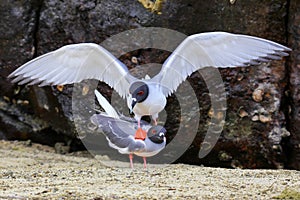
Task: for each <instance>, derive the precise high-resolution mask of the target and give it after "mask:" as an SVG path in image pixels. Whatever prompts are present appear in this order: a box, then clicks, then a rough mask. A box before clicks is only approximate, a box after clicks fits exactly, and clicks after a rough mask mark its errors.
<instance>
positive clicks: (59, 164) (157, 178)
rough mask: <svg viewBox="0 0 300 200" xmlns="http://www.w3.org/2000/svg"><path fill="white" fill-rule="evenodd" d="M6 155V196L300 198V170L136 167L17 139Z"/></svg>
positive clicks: (1, 178) (2, 189) (0, 182)
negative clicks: (58, 151)
mask: <svg viewBox="0 0 300 200" xmlns="http://www.w3.org/2000/svg"><path fill="white" fill-rule="evenodd" d="M0 155H1V159H0V172H1V173H0V199H270V198H273V199H300V171H292V170H241V169H221V168H209V167H200V166H191V165H184V164H172V165H149V166H148V170H144V169H143V168H142V165H141V164H136V165H135V169H134V170H131V169H130V168H129V164H128V163H124V166H125V167H118V168H116V167H114V168H112V167H107V166H105V165H103V163H101V162H100V161H99V159H95V158H91V157H88V156H82V154H80V156H79V155H78V154H76V155H74V154H68V155H61V154H57V153H55V150H54V149H53V148H51V147H48V146H43V145H39V144H30V143H28V142H12V141H10V142H9V141H0ZM107 162H113V161H107Z"/></svg>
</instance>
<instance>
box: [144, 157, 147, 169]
mask: <svg viewBox="0 0 300 200" xmlns="http://www.w3.org/2000/svg"><path fill="white" fill-rule="evenodd" d="M143 160H144V169H147V160H146V157H143Z"/></svg>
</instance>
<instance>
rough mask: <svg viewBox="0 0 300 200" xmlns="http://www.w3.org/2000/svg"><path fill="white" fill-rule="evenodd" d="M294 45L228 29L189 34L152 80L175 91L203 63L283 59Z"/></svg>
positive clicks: (222, 65) (221, 64) (234, 64)
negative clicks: (282, 43)
mask: <svg viewBox="0 0 300 200" xmlns="http://www.w3.org/2000/svg"><path fill="white" fill-rule="evenodd" d="M288 51H291V49H289V48H287V47H285V46H283V45H280V44H278V43H275V42H272V41H269V40H265V39H262V38H258V37H253V36H247V35H239V34H231V33H226V32H209V33H201V34H196V35H192V36H189V37H187V38H186V39H185V40H184V41H183V42H182V43H181V44H180V45H179V46H178V47H177V48H176V49H175V51H174V52H173V53H172V54H171V56H170V57H169V58H168V59H167V60H166V61H165V62H164V64H163V67H162V69H161V71H160V72H159V74H157V75H156V76H155V77H153V80H154V81H156V82H159V83H160V85H161V86H162V91H163V93H164V95H166V96H168V95H170V94H171V93H173V92H174V91H175V90H176V89H177V87H178V86H179V84H181V83H182V82H183V81H184V80H185V79H186V78H187V77H188V76H189V75H191V74H192V73H193V72H195V71H196V70H199V69H201V68H204V67H209V66H212V67H220V68H225V67H237V66H240V67H243V66H248V65H249V64H253V65H257V64H260V63H261V62H268V61H270V60H278V59H281V57H282V56H287V55H288V53H287V52H288Z"/></svg>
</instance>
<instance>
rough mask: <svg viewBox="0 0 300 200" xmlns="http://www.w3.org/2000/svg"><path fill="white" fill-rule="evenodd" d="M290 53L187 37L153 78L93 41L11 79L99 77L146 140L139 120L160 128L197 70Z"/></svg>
mask: <svg viewBox="0 0 300 200" xmlns="http://www.w3.org/2000/svg"><path fill="white" fill-rule="evenodd" d="M288 51H291V49H289V48H287V47H285V46H283V45H281V44H278V43H275V42H272V41H269V40H265V39H262V38H258V37H253V36H247V35H240V34H231V33H226V32H208V33H200V34H195V35H191V36H189V37H187V38H186V39H185V40H184V41H183V42H182V43H181V44H180V45H179V46H178V47H177V48H176V49H175V51H174V52H173V53H172V54H171V55H170V56H169V58H168V59H167V60H166V61H165V62H164V63H163V65H162V68H161V70H160V72H159V73H158V74H157V75H155V76H154V77H152V78H150V79H145V80H140V79H137V78H136V77H134V76H132V75H131V74H130V73H129V71H128V69H127V67H126V66H125V65H124V64H123V63H121V62H120V61H119V60H118V59H117V58H116V57H115V56H113V55H112V54H111V53H110V52H108V51H107V50H106V49H104V48H103V47H101V46H99V45H97V44H93V43H81V44H72V45H67V46H64V47H61V48H59V49H57V50H55V51H52V52H49V53H47V54H44V55H41V56H39V57H37V58H35V59H33V60H31V61H29V62H27V63H25V64H24V65H22V66H21V67H19V68H18V69H16V70H15V71H14V72H13V73H11V74H10V75H9V77H15V78H14V79H13V82H18V83H19V84H28V85H32V84H39V85H40V86H44V85H63V84H71V83H76V82H80V81H82V80H84V79H98V80H100V81H103V82H105V83H107V84H108V85H110V86H111V87H112V88H114V89H115V90H116V91H117V92H118V93H119V95H120V96H121V97H123V98H126V99H127V105H128V108H129V109H130V110H132V112H133V113H134V115H135V119H136V120H137V121H138V129H137V132H136V136H137V137H139V138H140V139H142V140H143V139H145V138H146V135H145V132H144V131H143V130H142V129H141V125H140V121H141V117H142V116H145V115H149V116H151V117H152V119H153V120H154V124H155V125H157V118H158V113H159V112H161V111H162V110H163V109H164V107H165V106H166V98H167V97H168V96H169V95H171V94H172V93H173V92H174V91H176V89H177V88H178V86H179V85H180V84H181V83H182V82H183V81H184V80H185V79H186V78H187V77H188V76H189V75H191V74H192V73H193V72H195V71H197V70H199V69H201V68H204V67H220V68H225V67H237V66H240V67H246V66H249V65H257V64H259V63H261V62H269V61H270V60H279V59H281V58H282V57H283V56H288V53H287V52H288Z"/></svg>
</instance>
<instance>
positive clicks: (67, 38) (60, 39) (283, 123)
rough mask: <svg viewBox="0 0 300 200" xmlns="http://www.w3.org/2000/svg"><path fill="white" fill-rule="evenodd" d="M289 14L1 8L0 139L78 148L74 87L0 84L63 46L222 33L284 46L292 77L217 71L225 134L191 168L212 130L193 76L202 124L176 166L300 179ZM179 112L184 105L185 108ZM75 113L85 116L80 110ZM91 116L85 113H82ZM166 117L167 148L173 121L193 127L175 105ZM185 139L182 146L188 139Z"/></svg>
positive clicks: (237, 8) (45, 4)
mask: <svg viewBox="0 0 300 200" xmlns="http://www.w3.org/2000/svg"><path fill="white" fill-rule="evenodd" d="M288 2H289V3H288ZM296 4H297V1H293V0H292V1H285V0H277V1H258V0H251V1H239V0H237V1H235V3H234V4H231V3H230V2H229V1H225V0H224V1H217V0H214V1H198V0H188V1H183V0H176V1H175V0H174V1H166V3H165V4H164V5H163V9H162V14H161V15H156V14H154V13H150V12H148V11H147V10H146V9H145V8H143V6H142V5H141V4H140V3H138V1H132V2H130V3H129V2H128V1H125V0H121V1H120V0H110V1H106V0H102V1H93V2H91V1H82V0H74V1H58V0H51V1H38V0H31V1H26V2H24V3H21V2H14V3H12V2H8V1H7V2H6V3H5V4H3V6H2V7H1V8H0V9H1V11H3V12H0V23H1V26H0V32H1V34H0V45H1V49H0V55H1V56H0V57H1V60H0V70H1V73H0V83H1V86H0V87H1V92H0V94H1V95H0V116H1V118H0V126H1V130H0V136H2V137H3V138H7V139H16V138H18V139H32V140H34V141H39V142H42V143H46V144H51V145H54V144H55V143H56V142H61V141H63V142H65V143H66V144H68V145H71V146H72V147H73V148H71V149H73V150H74V149H76V148H78V145H77V144H78V142H79V140H77V139H75V135H76V132H75V128H74V125H73V121H74V120H79V121H80V120H81V119H73V117H72V111H71V108H72V105H71V100H70V98H71V93H72V87H71V86H64V87H63V88H57V87H44V88H38V87H36V86H34V87H24V86H16V85H13V84H11V83H10V82H9V81H8V80H7V79H6V76H7V75H8V74H9V73H10V72H12V71H13V70H14V69H16V68H17V67H18V66H20V65H21V64H22V63H24V62H26V61H28V60H30V59H32V58H33V57H35V56H38V55H41V54H44V53H47V52H49V51H51V50H54V49H57V48H59V47H61V46H63V45H65V44H69V43H78V42H95V43H101V42H102V41H103V40H104V39H107V38H108V37H110V36H112V35H114V34H117V33H119V32H122V31H125V30H128V29H132V28H138V27H147V26H157V27H164V28H169V29H173V30H176V31H179V32H182V33H185V34H186V35H191V34H194V33H200V32H205V31H214V30H223V31H229V32H234V33H243V34H249V35H254V36H259V37H262V38H266V39H270V40H274V41H276V42H279V43H281V44H287V43H286V42H287V41H288V44H287V45H288V46H290V47H291V48H293V50H294V51H293V53H292V56H291V57H290V60H289V62H288V65H289V67H288V68H287V67H285V61H284V60H283V61H276V62H272V63H270V64H263V65H261V66H256V67H251V68H237V69H222V70H220V72H221V75H222V78H223V80H224V83H225V89H226V95H227V111H226V112H227V116H226V121H225V127H224V130H223V132H222V135H221V137H220V139H219V141H218V143H217V144H216V146H215V147H214V148H213V150H212V151H211V153H210V154H209V155H208V156H206V157H205V158H203V159H199V158H198V152H199V147H200V144H201V142H202V141H203V138H204V137H205V134H206V132H207V128H208V123H209V121H210V116H209V112H210V109H211V105H210V97H209V95H208V93H207V92H208V91H207V88H206V85H205V82H204V81H203V79H202V77H201V74H200V73H194V74H193V75H192V76H191V77H190V78H188V81H189V83H191V85H192V86H193V88H194V89H195V91H196V96H197V98H198V100H199V106H200V116H201V117H200V121H199V129H198V134H197V136H196V138H195V139H194V141H193V143H192V144H191V146H190V148H189V149H188V150H187V151H186V152H185V154H183V155H182V156H181V157H180V159H178V160H177V162H185V163H191V164H204V165H208V166H222V167H242V168H282V167H289V168H296V169H299V163H300V158H299V132H300V131H299V127H298V124H299V116H298V111H299V105H298V104H299V103H297V102H298V101H299V100H298V96H299V95H298V93H299V92H298V89H297V88H298V87H297V86H299V84H298V82H299V81H298V79H299V78H297V77H299V67H298V63H297V62H298V60H299V59H298V57H299V47H298V46H297V45H298V43H299V41H298V40H297V38H298V36H299V31H298V30H297V28H298V24H299V23H298V21H299V20H298V18H299V17H297V16H298V13H299V12H297V11H298V10H297V9H298V8H297V6H296ZM168 55H169V52H165V51H157V50H138V51H134V52H129V53H127V54H125V55H123V56H122V57H121V60H122V61H123V62H124V63H125V64H126V65H127V66H128V67H129V68H135V67H136V62H135V61H134V62H132V57H133V56H134V57H135V58H136V59H137V60H138V61H139V64H144V63H149V62H150V63H151V62H157V63H162V62H163V61H164V59H166V58H167V56H168ZM297 81H298V82H297ZM288 89H289V91H290V93H289V91H288ZM258 90H260V91H262V92H261V93H260V96H255V97H257V98H258V99H259V101H257V100H255V99H253V94H254V95H257V94H256V92H255V91H258ZM89 92H92V91H89ZM101 92H103V93H105V95H106V96H108V97H109V96H110V95H111V90H110V89H109V87H108V86H107V85H105V84H101ZM286 94H288V95H289V94H290V95H289V96H286ZM186 102H187V105H188V104H189V101H188V100H187V101H186ZM87 104H88V103H87ZM82 106H83V107H82V109H83V108H84V106H85V105H82ZM80 108H81V107H80ZM289 108H290V110H291V112H290V113H289ZM89 109H92V108H89V107H86V110H87V111H88V110H89ZM166 111H167V114H168V118H167V123H166V128H167V130H168V141H171V139H172V138H173V137H174V136H175V134H176V132H177V130H178V127H179V122H180V120H188V119H191V120H193V119H194V118H193V114H191V115H190V116H182V118H180V108H179V105H178V101H177V100H176V97H175V96H172V97H170V98H169V99H168V105H167V107H166ZM241 112H242V114H241ZM215 113H217V112H215ZM81 122H82V123H85V124H87V123H86V122H85V121H82V120H81ZM185 129H186V134H187V137H186V138H188V134H189V131H190V129H189V127H185ZM85 130H87V129H85ZM289 134H290V136H289ZM182 142H184V140H182ZM297 145H298V146H297Z"/></svg>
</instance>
